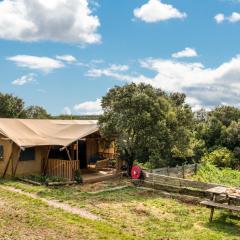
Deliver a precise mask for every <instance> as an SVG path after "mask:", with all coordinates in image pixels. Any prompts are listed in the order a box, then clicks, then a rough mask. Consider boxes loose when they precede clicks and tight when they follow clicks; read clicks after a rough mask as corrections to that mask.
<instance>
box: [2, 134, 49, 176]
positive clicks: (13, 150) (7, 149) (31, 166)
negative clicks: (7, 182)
mask: <svg viewBox="0 0 240 240" xmlns="http://www.w3.org/2000/svg"><path fill="white" fill-rule="evenodd" d="M1 138H2V137H0V145H3V149H4V157H3V161H0V176H2V175H3V173H4V170H5V168H6V166H7V163H8V159H9V157H10V156H11V161H10V163H9V166H8V169H7V172H6V177H11V176H13V174H14V169H15V168H16V164H17V163H18V165H17V169H16V175H15V176H16V177H20V176H26V175H31V174H33V175H35V174H36V175H39V174H41V170H42V158H43V155H44V153H45V151H44V147H36V148H35V160H28V161H18V158H19V150H20V149H19V147H18V146H17V145H16V144H15V143H11V141H6V140H2V139H1Z"/></svg>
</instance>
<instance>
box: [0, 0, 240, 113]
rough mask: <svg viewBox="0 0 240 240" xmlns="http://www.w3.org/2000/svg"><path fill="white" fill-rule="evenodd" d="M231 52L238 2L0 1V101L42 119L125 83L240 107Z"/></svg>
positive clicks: (238, 59) (91, 106)
mask: <svg viewBox="0 0 240 240" xmlns="http://www.w3.org/2000/svg"><path fill="white" fill-rule="evenodd" d="M48 2H50V3H48ZM239 43H240V1H238V0H204V1H196V0H181V1H179V0H178V1H177V0H162V1H160V0H121V1H114V0H94V1H93V0H68V1H66V0H51V1H43V0H2V1H0V71H1V75H0V91H1V92H5V93H12V94H15V95H17V96H19V97H22V98H23V99H24V100H25V102H26V104H27V105H33V104H35V105H41V106H43V107H44V108H46V109H47V110H48V111H49V112H50V113H52V114H60V113H63V112H65V113H73V114H92V113H99V112H101V108H100V100H99V99H100V98H101V97H102V96H103V95H105V94H106V92H107V91H108V89H109V88H111V87H113V86H114V85H123V84H125V83H129V82H136V83H139V82H145V83H149V84H152V85H153V86H155V87H160V88H162V89H163V90H166V91H169V92H171V91H180V92H184V93H186V94H187V96H188V98H187V102H188V103H189V104H191V105H192V106H193V108H194V109H199V108H200V107H202V106H203V107H206V108H212V107H214V106H216V105H220V104H231V105H235V106H237V107H240V104H239V100H240V94H239V92H240V91H239V90H240V45H239Z"/></svg>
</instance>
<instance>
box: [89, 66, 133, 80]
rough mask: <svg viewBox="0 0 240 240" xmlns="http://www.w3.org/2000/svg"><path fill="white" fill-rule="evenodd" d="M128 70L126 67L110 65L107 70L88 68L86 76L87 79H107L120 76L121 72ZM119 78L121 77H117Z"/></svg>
mask: <svg viewBox="0 0 240 240" xmlns="http://www.w3.org/2000/svg"><path fill="white" fill-rule="evenodd" d="M128 69H129V67H128V66H127V65H116V64H112V65H110V66H109V67H107V68H90V69H89V70H88V72H87V74H86V76H88V77H101V76H108V77H115V78H118V77H117V76H118V75H119V76H122V73H121V72H125V71H127V70H128ZM119 78H121V77H119Z"/></svg>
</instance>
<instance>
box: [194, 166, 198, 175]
mask: <svg viewBox="0 0 240 240" xmlns="http://www.w3.org/2000/svg"><path fill="white" fill-rule="evenodd" d="M197 171H198V165H197V163H195V168H194V173H195V174H197Z"/></svg>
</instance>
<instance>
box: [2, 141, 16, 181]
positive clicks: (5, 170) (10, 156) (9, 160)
mask: <svg viewBox="0 0 240 240" xmlns="http://www.w3.org/2000/svg"><path fill="white" fill-rule="evenodd" d="M12 156H13V143H12V144H11V154H10V155H9V158H8V161H7V164H6V167H5V169H4V172H3V175H2V178H4V177H5V176H6V173H7V170H8V167H9V164H10V162H11V159H12Z"/></svg>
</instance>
